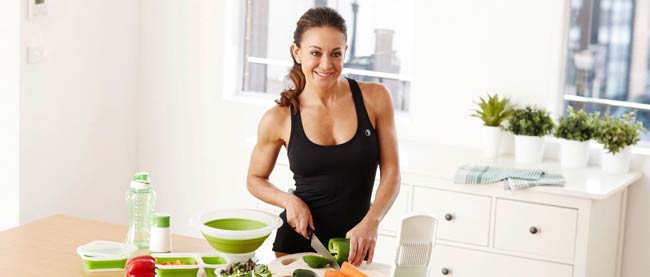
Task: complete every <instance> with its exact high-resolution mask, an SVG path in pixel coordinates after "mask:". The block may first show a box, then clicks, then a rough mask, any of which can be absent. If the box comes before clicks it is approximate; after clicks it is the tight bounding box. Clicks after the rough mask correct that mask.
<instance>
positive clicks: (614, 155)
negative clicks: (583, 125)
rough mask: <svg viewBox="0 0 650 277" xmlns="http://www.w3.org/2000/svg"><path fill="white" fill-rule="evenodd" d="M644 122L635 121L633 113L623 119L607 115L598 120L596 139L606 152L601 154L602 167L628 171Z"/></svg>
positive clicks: (612, 170)
mask: <svg viewBox="0 0 650 277" xmlns="http://www.w3.org/2000/svg"><path fill="white" fill-rule="evenodd" d="M644 131H645V128H643V124H642V123H641V122H640V121H634V119H633V118H632V114H631V113H629V114H626V115H625V116H624V117H623V118H622V119H614V118H613V117H611V116H609V115H605V116H604V117H603V119H602V120H600V121H599V122H598V125H597V131H596V136H595V138H596V141H598V142H599V143H601V144H602V145H603V148H604V150H605V151H606V153H603V155H602V156H601V168H602V169H603V170H604V171H606V172H609V173H626V172H628V171H629V169H630V161H631V159H632V153H631V152H632V151H631V147H630V146H632V145H635V144H636V143H637V142H639V139H640V136H641V132H644Z"/></svg>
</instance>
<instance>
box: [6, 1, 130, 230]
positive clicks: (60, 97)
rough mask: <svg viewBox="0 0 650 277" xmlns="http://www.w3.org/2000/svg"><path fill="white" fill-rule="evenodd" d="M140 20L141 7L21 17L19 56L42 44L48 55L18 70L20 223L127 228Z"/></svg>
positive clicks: (111, 5) (67, 9)
mask: <svg viewBox="0 0 650 277" xmlns="http://www.w3.org/2000/svg"><path fill="white" fill-rule="evenodd" d="M3 2H4V1H3ZM12 2H13V1H12ZM16 2H20V3H22V9H23V11H22V12H21V15H22V14H24V11H25V3H26V2H27V1H16ZM138 12H139V5H138V1H132V0H113V1H103V0H66V1H48V15H47V16H46V17H43V18H38V19H37V20H34V21H26V19H24V17H23V19H22V21H23V22H22V27H21V34H22V43H21V46H22V48H24V47H25V45H27V44H33V43H41V44H42V45H43V46H44V48H45V50H46V54H47V56H46V58H45V60H44V61H43V63H41V64H26V63H25V61H21V67H20V72H21V74H22V80H21V95H20V97H21V98H20V221H21V223H23V222H29V221H32V220H34V219H37V218H40V217H44V216H47V215H51V214H56V213H65V214H69V215H76V216H81V217H89V218H95V219H100V220H106V221H112V222H121V223H126V218H127V215H126V204H125V200H124V193H125V192H126V190H127V189H128V184H129V180H130V176H131V174H133V173H134V172H135V171H136V170H137V167H136V150H135V146H136V136H135V132H136V118H135V117H136V112H135V110H136V102H135V101H136V92H137V85H138V82H137V69H138V64H139V63H138V58H139V57H138V50H139V48H138V43H139V28H138V26H139V20H138V19H139V14H138Z"/></svg>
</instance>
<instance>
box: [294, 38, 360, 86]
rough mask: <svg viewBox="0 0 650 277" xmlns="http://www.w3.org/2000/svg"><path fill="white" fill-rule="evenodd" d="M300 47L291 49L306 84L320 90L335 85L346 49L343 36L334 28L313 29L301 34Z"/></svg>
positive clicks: (341, 68)
mask: <svg viewBox="0 0 650 277" xmlns="http://www.w3.org/2000/svg"><path fill="white" fill-rule="evenodd" d="M300 46H301V47H300V48H298V46H297V45H295V44H293V45H292V46H291V47H292V48H291V49H292V52H293V56H294V58H295V59H296V61H297V62H298V63H300V65H301V67H302V73H303V74H305V79H306V81H307V84H308V85H309V86H314V87H317V88H322V89H327V88H329V87H331V86H332V85H334V84H336V83H337V80H338V78H339V76H341V71H342V70H343V61H344V60H345V52H346V50H347V48H348V47H347V45H346V43H345V35H344V34H343V33H342V32H341V31H339V30H337V29H335V28H331V27H315V28H311V29H309V30H307V31H306V32H305V33H303V35H302V41H301V42H300Z"/></svg>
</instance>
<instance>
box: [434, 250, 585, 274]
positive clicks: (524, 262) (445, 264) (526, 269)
mask: <svg viewBox="0 0 650 277" xmlns="http://www.w3.org/2000/svg"><path fill="white" fill-rule="evenodd" d="M443 269H446V270H447V274H444V273H443V271H444V270H443ZM572 275H573V267H572V266H570V265H565V264H558V263H552V262H544V261H538V260H531V259H526V258H517V257H512V256H507V255H500V254H494V253H486V252H481V251H477V250H468V249H462V248H455V247H449V246H444V245H436V247H435V248H434V249H433V251H432V256H431V267H430V268H429V276H430V277H433V276H453V277H476V276H482V277H492V276H499V277H500V276H512V277H519V276H526V277H549V276H553V277H571V276H572Z"/></svg>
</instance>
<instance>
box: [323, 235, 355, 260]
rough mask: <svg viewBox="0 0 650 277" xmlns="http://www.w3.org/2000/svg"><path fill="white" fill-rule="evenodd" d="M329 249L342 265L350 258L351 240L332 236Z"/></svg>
mask: <svg viewBox="0 0 650 277" xmlns="http://www.w3.org/2000/svg"><path fill="white" fill-rule="evenodd" d="M327 248H328V250H329V251H330V253H331V254H332V256H334V259H336V262H337V263H338V264H339V265H341V264H343V262H346V261H347V260H348V254H350V253H349V252H350V240H349V239H346V238H332V239H330V241H329V243H328V245H327Z"/></svg>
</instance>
